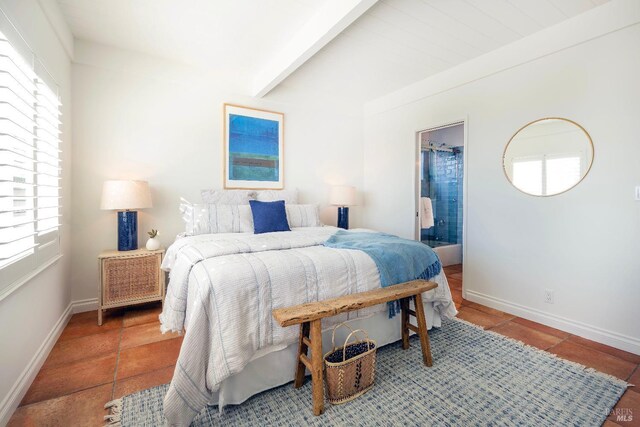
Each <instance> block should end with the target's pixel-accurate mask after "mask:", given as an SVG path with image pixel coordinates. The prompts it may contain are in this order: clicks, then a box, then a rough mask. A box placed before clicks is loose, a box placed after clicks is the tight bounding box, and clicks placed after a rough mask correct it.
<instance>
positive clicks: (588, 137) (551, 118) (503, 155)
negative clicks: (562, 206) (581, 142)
mask: <svg viewBox="0 0 640 427" xmlns="http://www.w3.org/2000/svg"><path fill="white" fill-rule="evenodd" d="M545 120H562V121H565V122H569V123H571V124H573V125H575V126H577V127H578V128H579V129H580V130H582V132H584V134H585V135H586V136H587V140H588V141H589V145H590V147H591V161H590V162H589V166H588V167H587V170H586V171H585V173H584V175H582V177H581V178H580V179H579V180H578V181H577V182H576V183H575V184H573V185H572V186H571V187H569V188H567V189H566V190H564V191H561V192H559V193H555V194H531V193H527V192H526V191H523V190H521V189H520V188H518V187H516V185H515V184H514V183H513V181H512V180H511V178H509V174H508V173H507V168H506V165H505V160H506V157H507V149H508V148H509V145H510V144H511V142H513V138H515V137H516V135H518V133H520V131H521V130H523V129H525V128H526V127H528V126H531V125H533V124H535V123H538V122H542V121H545ZM595 157H596V151H595V147H594V145H593V140H592V139H591V135H589V132H587V130H586V129H585V128H584V127H582V126H581V125H580V124H579V123H577V122H574V121H573V120H570V119H565V118H564V117H543V118H541V119H537V120H534V121H532V122H529V123H527V124H526V125H524V126H522V127H521V128H520V129H518V130H517V131H516V132H515V133H514V134H513V135H512V136H511V138H509V142H507V145H506V146H505V147H504V150H503V152H502V172H503V173H504V176H505V178H507V181H509V184H511V186H512V187H513V188H515V189H516V190H518V191H519V192H521V193H523V194H526V195H527V196H533V197H553V196H559V195H560V194H564V193H566V192H567V191H569V190H572V189H574V188H575V187H576V186H577V185H578V184H580V183H581V182H582V181H583V180H584V179H585V178H586V177H587V175H589V172H590V171H591V167H592V166H593V161H594V160H595Z"/></svg>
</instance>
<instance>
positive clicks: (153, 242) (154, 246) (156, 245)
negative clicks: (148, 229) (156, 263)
mask: <svg viewBox="0 0 640 427" xmlns="http://www.w3.org/2000/svg"><path fill="white" fill-rule="evenodd" d="M158 249H160V240H158V238H157V237H152V238H150V239H149V240H147V250H150V251H155V250H158Z"/></svg>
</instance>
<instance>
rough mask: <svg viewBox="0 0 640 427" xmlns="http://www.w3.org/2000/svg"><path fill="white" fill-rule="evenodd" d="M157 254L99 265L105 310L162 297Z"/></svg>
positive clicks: (115, 259) (107, 261) (159, 258)
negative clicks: (100, 267)
mask: <svg viewBox="0 0 640 427" xmlns="http://www.w3.org/2000/svg"><path fill="white" fill-rule="evenodd" d="M160 262H161V257H160V254H154V255H149V256H138V257H135V258H106V259H104V260H103V261H102V280H103V285H102V287H103V288H102V302H103V305H104V306H109V305H111V304H116V305H118V304H121V303H123V302H133V301H135V300H142V299H145V300H146V299H148V298H153V297H161V296H162V288H161V282H162V281H161V278H160V274H159V272H160Z"/></svg>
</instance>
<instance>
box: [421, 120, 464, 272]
mask: <svg viewBox="0 0 640 427" xmlns="http://www.w3.org/2000/svg"><path fill="white" fill-rule="evenodd" d="M464 158H465V127H464V122H456V123H451V124H447V125H444V126H438V127H434V128H429V129H425V130H423V131H420V132H418V161H417V162H416V163H417V165H418V169H419V170H418V174H417V178H418V185H417V187H418V194H417V203H416V204H417V208H418V209H417V215H416V218H417V225H416V238H417V240H420V241H421V242H422V243H424V244H426V245H429V246H430V247H432V248H433V249H434V250H435V251H436V253H437V254H438V256H439V257H440V259H441V261H442V264H443V265H445V266H446V265H453V264H461V263H462V254H463V251H462V249H463V246H462V242H463V240H462V237H463V231H464V230H463V228H464V227H463V215H464V209H463V202H464V173H465V170H464V169H465V168H464Z"/></svg>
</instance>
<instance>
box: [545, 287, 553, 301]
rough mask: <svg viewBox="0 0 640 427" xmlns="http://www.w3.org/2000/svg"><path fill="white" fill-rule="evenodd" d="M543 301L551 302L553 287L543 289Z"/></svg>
mask: <svg viewBox="0 0 640 427" xmlns="http://www.w3.org/2000/svg"><path fill="white" fill-rule="evenodd" d="M544 302H546V303H547V304H553V289H545V290H544Z"/></svg>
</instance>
